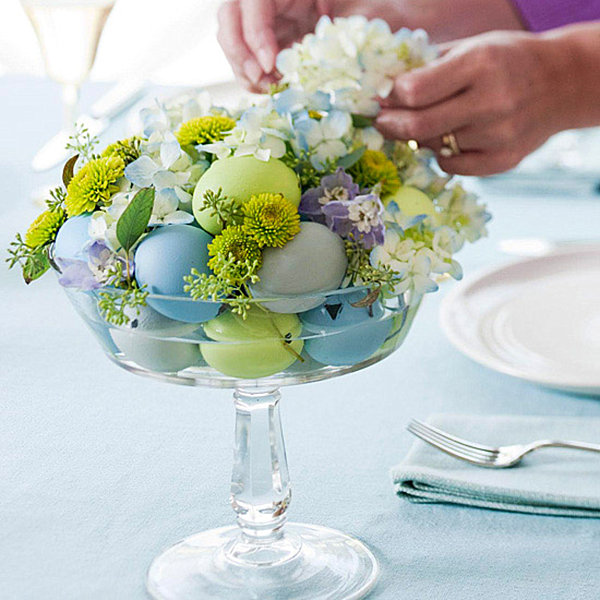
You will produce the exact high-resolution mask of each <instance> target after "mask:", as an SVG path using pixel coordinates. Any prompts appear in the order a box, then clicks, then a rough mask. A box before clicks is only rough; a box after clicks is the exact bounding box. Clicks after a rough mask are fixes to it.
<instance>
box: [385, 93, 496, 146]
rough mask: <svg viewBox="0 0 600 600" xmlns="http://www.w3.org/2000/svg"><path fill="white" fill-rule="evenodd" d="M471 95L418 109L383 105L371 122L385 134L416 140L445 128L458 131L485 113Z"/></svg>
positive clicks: (433, 136)
mask: <svg viewBox="0 0 600 600" xmlns="http://www.w3.org/2000/svg"><path fill="white" fill-rule="evenodd" d="M474 99H475V97H474V96H473V95H472V94H471V93H469V92H465V93H462V94H459V95H458V96H455V97H453V98H451V99H450V100H448V101H446V102H442V103H440V104H437V105H435V106H431V107H429V108H424V109H420V110H412V109H405V108H387V109H383V110H382V111H381V112H380V113H379V115H378V117H377V119H376V120H375V126H376V127H377V129H379V131H380V132H381V133H382V134H383V135H384V136H386V137H388V138H393V139H400V140H418V141H419V142H423V141H426V140H431V139H432V138H438V137H441V136H442V135H444V134H445V133H447V132H448V131H458V130H459V129H461V128H463V127H465V126H467V125H469V124H471V123H473V122H478V121H481V120H484V119H485V118H486V113H483V112H481V111H480V110H479V108H478V105H477V104H476V103H474Z"/></svg>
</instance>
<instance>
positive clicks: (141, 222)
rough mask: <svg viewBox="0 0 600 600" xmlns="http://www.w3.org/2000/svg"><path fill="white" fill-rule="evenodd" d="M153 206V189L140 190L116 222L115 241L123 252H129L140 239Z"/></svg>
mask: <svg viewBox="0 0 600 600" xmlns="http://www.w3.org/2000/svg"><path fill="white" fill-rule="evenodd" d="M153 206H154V188H143V189H141V190H140V191H139V192H138V193H137V194H136V195H135V196H134V198H133V200H132V201H131V204H130V205H129V206H128V207H127V208H126V209H125V211H124V212H123V214H122V215H121V216H120V217H119V220H118V221H117V239H118V240H119V243H120V244H121V246H122V247H123V250H125V252H129V251H130V250H131V249H132V248H133V246H134V244H135V243H136V242H137V241H138V240H139V239H140V237H142V234H143V233H144V231H146V227H148V223H149V222H150V217H151V216H152V208H153Z"/></svg>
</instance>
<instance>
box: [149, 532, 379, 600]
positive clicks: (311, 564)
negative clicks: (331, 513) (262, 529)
mask: <svg viewBox="0 0 600 600" xmlns="http://www.w3.org/2000/svg"><path fill="white" fill-rule="evenodd" d="M285 531H286V533H287V534H289V535H290V536H294V537H296V536H297V537H298V538H300V540H301V543H302V545H301V547H300V550H299V551H298V552H297V553H295V555H294V556H293V557H292V558H290V559H289V560H285V561H283V562H277V563H275V564H271V565H260V566H256V565H253V564H242V563H239V562H238V561H232V560H231V559H229V558H228V556H227V554H226V548H227V547H229V546H231V544H232V542H233V541H234V540H235V539H236V538H237V537H239V535H240V530H239V528H238V527H237V526H234V527H223V528H220V529H212V530H209V531H204V532H202V533H198V534H196V535H193V536H191V537H189V538H187V539H185V540H183V541H181V542H179V543H178V544H176V545H175V546H172V547H171V548H169V549H168V550H166V551H165V552H164V553H163V554H161V555H160V556H158V557H157V558H156V559H155V560H154V562H153V563H152V565H151V566H150V569H149V571H148V577H147V587H148V592H149V593H150V596H151V597H152V598H154V599H155V600H184V599H185V600H204V599H208V598H210V599H219V600H223V599H225V598H226V599H227V600H251V599H253V600H254V599H256V600H334V599H335V600H357V599H358V598H363V597H364V596H366V595H367V594H368V593H369V592H370V591H371V590H372V589H373V587H374V585H375V583H376V581H377V577H378V575H379V566H378V564H377V561H376V560H375V557H374V556H373V554H372V553H371V551H370V550H369V549H368V548H367V547H366V546H365V545H364V544H363V543H362V542H359V541H358V540H356V539H355V538H352V537H350V536H348V535H346V534H344V533H341V532H339V531H336V530H334V529H329V528H327V527H320V526H316V525H302V524H298V523H290V524H287V525H286V526H285Z"/></svg>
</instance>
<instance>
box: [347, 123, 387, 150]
mask: <svg viewBox="0 0 600 600" xmlns="http://www.w3.org/2000/svg"><path fill="white" fill-rule="evenodd" d="M384 143H385V138H384V137H383V135H382V134H381V133H380V132H379V131H377V129H375V127H363V128H359V129H355V130H354V145H355V146H357V147H361V146H364V147H365V148H366V149H367V150H377V151H381V150H382V149H383V144H384Z"/></svg>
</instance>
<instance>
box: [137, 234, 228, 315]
mask: <svg viewBox="0 0 600 600" xmlns="http://www.w3.org/2000/svg"><path fill="white" fill-rule="evenodd" d="M211 240H212V237H211V236H210V235H209V234H208V233H206V232H205V231H203V230H202V229H198V228H197V227H192V226H191V225H167V226H165V227H159V228H157V229H155V230H154V231H152V232H151V233H149V234H148V235H147V236H146V237H145V238H144V239H143V240H142V241H141V242H140V245H139V246H138V248H137V250H136V252H135V258H134V263H135V278H136V280H137V282H138V284H139V285H140V286H143V285H145V286H147V288H146V289H147V290H148V291H149V292H150V293H151V294H160V295H165V296H180V297H181V300H162V299H157V298H148V299H147V302H148V304H149V305H150V306H151V307H152V308H154V309H155V310H157V311H158V312H159V313H161V314H163V315H165V316H166V317H169V318H170V319H175V320H176V321H184V322H186V323H203V322H204V321H208V320H210V319H212V318H214V317H216V315H217V313H218V312H219V304H218V303H215V302H202V301H196V302H194V301H192V300H191V298H190V296H189V295H188V294H186V293H185V292H184V291H183V287H184V285H185V282H184V281H183V278H184V276H185V275H189V274H190V271H191V270H192V269H193V268H195V269H197V270H198V272H200V273H209V272H210V269H209V268H208V265H207V263H208V259H209V256H208V247H207V246H208V244H209V243H210V242H211Z"/></svg>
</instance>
